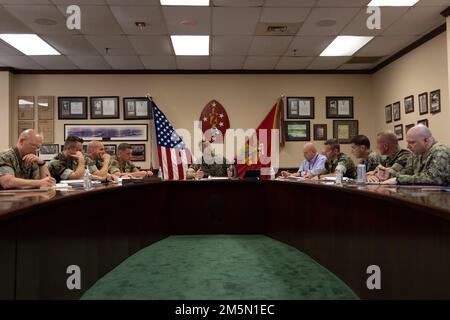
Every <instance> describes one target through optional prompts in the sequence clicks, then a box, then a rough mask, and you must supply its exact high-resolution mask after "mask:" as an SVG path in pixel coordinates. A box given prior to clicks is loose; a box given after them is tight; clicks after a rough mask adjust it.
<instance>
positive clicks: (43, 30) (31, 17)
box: [4, 5, 79, 34]
mask: <svg viewBox="0 0 450 320" xmlns="http://www.w3.org/2000/svg"><path fill="white" fill-rule="evenodd" d="M4 8H5V10H6V11H8V12H9V13H10V14H11V15H12V16H14V17H15V18H16V19H18V20H20V21H21V22H23V23H24V24H25V25H26V26H27V27H28V28H30V29H31V30H33V31H34V32H36V33H39V34H73V33H79V32H78V31H76V30H69V29H67V27H66V17H65V16H64V14H63V13H62V12H61V11H59V10H58V9H57V8H56V7H55V6H53V5H51V6H44V5H38V6H25V5H22V6H17V5H5V6H4ZM39 19H45V20H52V21H54V22H55V24H52V25H46V24H39V23H38V22H39ZM36 21H38V22H36Z"/></svg>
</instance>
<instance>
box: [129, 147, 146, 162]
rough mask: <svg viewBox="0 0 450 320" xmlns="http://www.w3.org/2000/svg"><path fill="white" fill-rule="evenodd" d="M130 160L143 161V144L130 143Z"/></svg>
mask: <svg viewBox="0 0 450 320" xmlns="http://www.w3.org/2000/svg"><path fill="white" fill-rule="evenodd" d="M131 148H132V151H131V159H130V160H131V161H145V144H143V143H142V144H131Z"/></svg>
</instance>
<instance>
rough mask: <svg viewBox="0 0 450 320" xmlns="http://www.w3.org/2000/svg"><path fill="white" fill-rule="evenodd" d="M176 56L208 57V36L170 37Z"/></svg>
mask: <svg viewBox="0 0 450 320" xmlns="http://www.w3.org/2000/svg"><path fill="white" fill-rule="evenodd" d="M170 39H171V40H172V44H173V49H174V50H175V54H176V55H177V56H208V55H209V36H170Z"/></svg>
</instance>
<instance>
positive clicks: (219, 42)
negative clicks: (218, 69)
mask: <svg viewBox="0 0 450 320" xmlns="http://www.w3.org/2000/svg"><path fill="white" fill-rule="evenodd" d="M252 41H253V37H252V36H242V37H241V36H214V37H213V38H212V54H213V55H218V56H225V55H232V56H239V55H247V53H248V51H249V50H250V46H251V45H252Z"/></svg>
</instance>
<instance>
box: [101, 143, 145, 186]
mask: <svg viewBox="0 0 450 320" xmlns="http://www.w3.org/2000/svg"><path fill="white" fill-rule="evenodd" d="M132 153H133V147H132V146H131V145H130V144H128V143H121V144H119V147H118V148H117V156H113V157H111V164H110V165H109V173H110V174H112V175H114V176H117V177H129V178H145V177H150V176H152V175H153V172H151V171H141V170H139V169H138V168H137V167H136V166H135V165H134V163H133V162H131V155H132Z"/></svg>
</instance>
